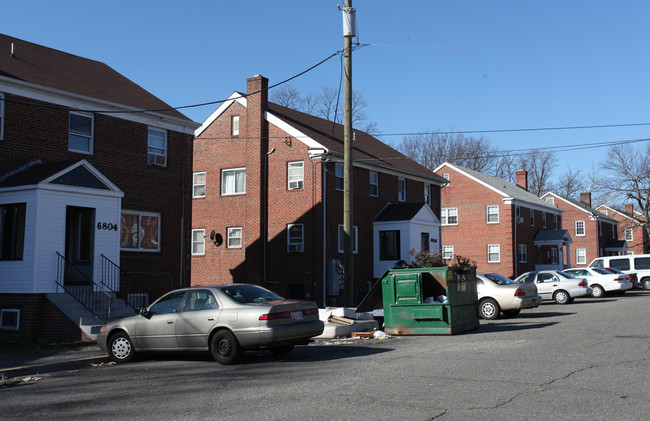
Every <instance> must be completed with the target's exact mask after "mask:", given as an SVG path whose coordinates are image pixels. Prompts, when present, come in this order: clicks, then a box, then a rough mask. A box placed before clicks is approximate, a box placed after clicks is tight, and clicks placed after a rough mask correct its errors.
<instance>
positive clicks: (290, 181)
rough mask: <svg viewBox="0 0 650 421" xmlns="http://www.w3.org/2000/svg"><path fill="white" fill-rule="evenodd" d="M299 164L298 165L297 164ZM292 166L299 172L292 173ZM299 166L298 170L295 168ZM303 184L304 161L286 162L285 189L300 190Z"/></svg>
mask: <svg viewBox="0 0 650 421" xmlns="http://www.w3.org/2000/svg"><path fill="white" fill-rule="evenodd" d="M298 164H300V165H298ZM292 168H293V169H294V171H296V172H298V173H299V174H298V175H296V174H294V175H292V174H291V173H292V171H291V170H292ZM298 168H300V171H297V169H298ZM304 186H305V162H304V161H289V162H287V190H302V189H303V188H304Z"/></svg>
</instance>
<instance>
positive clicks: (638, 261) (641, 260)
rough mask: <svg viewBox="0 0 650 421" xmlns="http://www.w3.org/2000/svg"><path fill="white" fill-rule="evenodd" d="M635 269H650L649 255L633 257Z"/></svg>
mask: <svg viewBox="0 0 650 421" xmlns="http://www.w3.org/2000/svg"><path fill="white" fill-rule="evenodd" d="M634 269H635V270H648V269H650V257H636V258H634Z"/></svg>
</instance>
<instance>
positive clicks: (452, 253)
mask: <svg viewBox="0 0 650 421" xmlns="http://www.w3.org/2000/svg"><path fill="white" fill-rule="evenodd" d="M445 249H446V250H445ZM449 251H451V255H448V254H447V252H449ZM441 253H442V258H443V259H445V260H449V259H453V258H454V246H453V245H446V246H442V249H441Z"/></svg>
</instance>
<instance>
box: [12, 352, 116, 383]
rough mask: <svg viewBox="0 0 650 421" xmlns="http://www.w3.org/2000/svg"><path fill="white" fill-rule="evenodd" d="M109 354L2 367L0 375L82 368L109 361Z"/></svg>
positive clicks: (18, 375)
mask: <svg viewBox="0 0 650 421" xmlns="http://www.w3.org/2000/svg"><path fill="white" fill-rule="evenodd" d="M108 361H109V359H108V355H103V356H94V357H86V358H79V359H73V360H65V361H55V362H52V363H43V364H32V365H25V366H21V367H8V368H0V375H4V376H5V377H8V378H12V377H23V376H32V375H37V374H43V373H53V372H56V371H70V370H78V369H81V368H88V367H90V366H91V364H101V363H105V362H108Z"/></svg>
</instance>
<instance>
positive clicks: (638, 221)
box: [596, 203, 650, 254]
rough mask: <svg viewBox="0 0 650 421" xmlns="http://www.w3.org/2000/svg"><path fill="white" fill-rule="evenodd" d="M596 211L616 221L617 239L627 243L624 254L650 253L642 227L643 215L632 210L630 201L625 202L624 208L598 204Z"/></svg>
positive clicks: (649, 239) (649, 240)
mask: <svg viewBox="0 0 650 421" xmlns="http://www.w3.org/2000/svg"><path fill="white" fill-rule="evenodd" d="M596 210H597V211H599V212H600V213H603V214H605V215H607V216H609V217H611V218H614V219H615V220H616V221H617V222H618V230H617V231H618V239H619V240H621V241H625V243H626V244H627V250H626V254H647V253H650V238H648V233H647V232H646V230H645V229H644V225H645V224H644V222H643V215H642V214H641V213H640V212H638V211H635V210H634V205H633V204H632V203H626V204H625V210H619V209H615V208H612V207H610V206H606V205H600V206H598V207H597V208H596Z"/></svg>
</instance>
